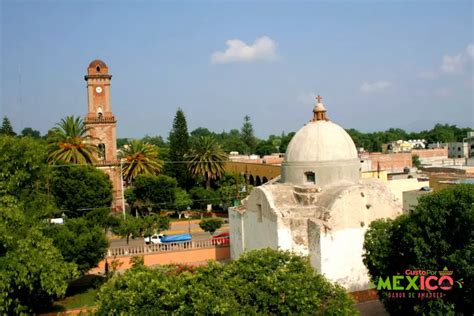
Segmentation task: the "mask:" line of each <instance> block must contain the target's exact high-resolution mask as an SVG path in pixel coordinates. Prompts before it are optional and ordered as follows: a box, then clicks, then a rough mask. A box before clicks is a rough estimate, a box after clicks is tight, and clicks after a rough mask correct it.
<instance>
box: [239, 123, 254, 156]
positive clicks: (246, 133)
mask: <svg viewBox="0 0 474 316" xmlns="http://www.w3.org/2000/svg"><path fill="white" fill-rule="evenodd" d="M240 133H241V137H242V141H243V142H244V143H245V145H247V147H248V150H249V151H248V152H246V154H253V152H254V151H255V147H256V145H257V138H256V137H255V134H254V131H253V125H252V123H251V122H250V116H248V115H245V116H244V123H243V125H242V129H241V131H240Z"/></svg>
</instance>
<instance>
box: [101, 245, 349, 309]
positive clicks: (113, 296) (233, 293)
mask: <svg viewBox="0 0 474 316" xmlns="http://www.w3.org/2000/svg"><path fill="white" fill-rule="evenodd" d="M353 305H354V302H353V301H352V300H351V299H350V297H349V295H348V294H347V292H346V291H345V290H344V289H343V288H341V287H340V286H338V285H332V284H331V283H330V282H328V281H327V280H326V279H325V278H324V277H323V276H321V275H319V274H317V273H316V272H315V271H314V270H313V269H312V268H311V266H310V264H309V260H308V258H304V257H299V256H297V255H294V254H291V253H289V252H282V251H277V250H271V249H261V250H254V251H251V252H248V253H246V254H244V255H243V256H241V257H240V258H239V259H237V260H234V261H232V262H230V263H229V264H226V265H220V264H217V263H209V264H208V265H207V266H203V267H199V268H196V269H194V270H190V269H183V268H181V267H176V266H166V267H163V266H161V267H157V268H147V267H143V266H141V267H137V268H135V269H130V270H128V271H126V272H125V273H124V274H123V275H121V276H119V275H117V276H115V277H114V278H112V279H111V280H109V281H108V282H107V283H106V284H105V285H104V286H103V287H102V288H101V289H100V291H99V294H98V310H97V312H98V314H117V313H124V314H133V315H146V314H150V313H159V314H182V315H196V314H197V315H206V314H211V315H355V314H357V312H356V310H355V309H354V307H353Z"/></svg>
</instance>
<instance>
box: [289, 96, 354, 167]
mask: <svg viewBox="0 0 474 316" xmlns="http://www.w3.org/2000/svg"><path fill="white" fill-rule="evenodd" d="M313 112H314V118H313V120H312V121H310V122H309V123H308V124H306V125H305V126H304V127H303V128H301V129H300V130H299V131H298V132H297V133H296V134H295V136H294V137H293V138H292V140H291V142H290V144H289V145H288V148H287V150H286V155H285V162H286V163H293V162H296V163H298V162H322V161H336V160H347V159H357V157H358V156H357V150H356V147H355V144H354V142H353V141H352V138H351V137H350V136H349V134H347V132H346V131H345V130H344V129H343V128H342V127H341V126H339V125H337V124H335V123H333V122H331V121H329V119H327V118H326V116H325V113H326V108H325V107H324V105H323V104H322V103H321V97H319V96H318V104H317V105H316V107H315V109H314V110H313Z"/></svg>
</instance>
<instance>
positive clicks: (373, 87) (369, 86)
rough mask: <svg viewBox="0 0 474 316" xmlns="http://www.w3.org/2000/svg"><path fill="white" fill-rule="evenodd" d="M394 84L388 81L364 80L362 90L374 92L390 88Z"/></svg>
mask: <svg viewBox="0 0 474 316" xmlns="http://www.w3.org/2000/svg"><path fill="white" fill-rule="evenodd" d="M390 87H392V84H391V83H390V82H388V81H375V82H372V83H370V82H364V83H362V85H361V86H360V91H361V92H363V93H372V92H380V91H385V90H388V89H389V88H390Z"/></svg>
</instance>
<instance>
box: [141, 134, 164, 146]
mask: <svg viewBox="0 0 474 316" xmlns="http://www.w3.org/2000/svg"><path fill="white" fill-rule="evenodd" d="M142 142H144V143H148V144H152V145H154V146H156V147H158V148H164V147H168V144H167V143H166V142H165V141H164V140H163V137H161V136H148V135H145V137H143V138H142Z"/></svg>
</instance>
